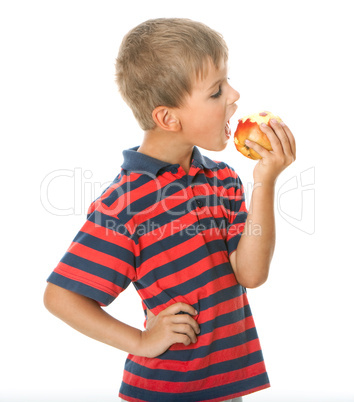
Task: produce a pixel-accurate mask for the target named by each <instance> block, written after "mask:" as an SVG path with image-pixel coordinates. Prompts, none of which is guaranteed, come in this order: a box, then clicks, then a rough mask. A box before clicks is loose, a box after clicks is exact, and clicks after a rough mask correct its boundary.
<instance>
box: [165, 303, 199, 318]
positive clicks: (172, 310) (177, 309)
mask: <svg viewBox="0 0 354 402" xmlns="http://www.w3.org/2000/svg"><path fill="white" fill-rule="evenodd" d="M181 312H182V313H187V314H190V315H191V316H194V315H197V314H198V312H197V311H196V310H195V309H194V307H192V306H190V305H189V304H186V303H182V302H179V303H175V304H172V305H171V306H169V307H167V308H166V309H165V310H163V313H164V314H178V313H181Z"/></svg>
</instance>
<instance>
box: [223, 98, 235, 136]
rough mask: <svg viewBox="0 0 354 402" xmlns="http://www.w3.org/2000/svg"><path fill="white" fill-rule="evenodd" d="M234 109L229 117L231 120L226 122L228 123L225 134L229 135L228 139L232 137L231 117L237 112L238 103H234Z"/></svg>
mask: <svg viewBox="0 0 354 402" xmlns="http://www.w3.org/2000/svg"><path fill="white" fill-rule="evenodd" d="M233 106H234V110H233V112H232V114H231V115H230V117H229V120H228V121H227V122H226V125H225V135H226V137H227V139H230V137H231V134H232V133H231V128H230V119H231V117H232V116H233V115H234V114H235V112H236V110H237V105H236V103H234V105H233Z"/></svg>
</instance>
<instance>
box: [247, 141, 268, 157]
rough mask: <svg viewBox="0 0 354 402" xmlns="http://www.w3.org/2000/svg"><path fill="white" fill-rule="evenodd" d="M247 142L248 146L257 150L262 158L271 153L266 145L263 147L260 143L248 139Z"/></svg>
mask: <svg viewBox="0 0 354 402" xmlns="http://www.w3.org/2000/svg"><path fill="white" fill-rule="evenodd" d="M245 144H246V145H247V146H248V147H250V148H252V149H253V150H255V151H256V152H257V153H258V154H259V155H260V156H261V157H262V158H264V157H265V156H267V155H268V154H269V151H268V150H267V149H265V148H264V147H262V145H259V144H257V143H256V142H254V141H251V140H246V141H245Z"/></svg>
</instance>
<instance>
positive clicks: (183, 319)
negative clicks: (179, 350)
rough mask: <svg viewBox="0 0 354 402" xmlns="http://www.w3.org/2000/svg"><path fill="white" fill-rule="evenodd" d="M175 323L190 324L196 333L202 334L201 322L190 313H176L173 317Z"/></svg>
mask: <svg viewBox="0 0 354 402" xmlns="http://www.w3.org/2000/svg"><path fill="white" fill-rule="evenodd" d="M173 323H175V324H185V325H189V326H190V327H191V328H192V330H193V331H194V333H195V334H200V328H199V324H198V323H197V321H196V320H195V319H194V318H192V317H191V316H190V315H189V314H182V315H175V316H174V317H173Z"/></svg>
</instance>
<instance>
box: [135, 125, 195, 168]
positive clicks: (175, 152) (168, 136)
mask: <svg viewBox="0 0 354 402" xmlns="http://www.w3.org/2000/svg"><path fill="white" fill-rule="evenodd" d="M138 152H141V153H143V154H146V155H149V156H151V157H153V158H156V159H159V160H161V161H164V162H169V163H171V164H173V165H174V164H178V165H181V167H182V168H183V170H184V171H185V172H186V173H188V172H189V168H190V163H191V157H192V152H193V145H192V144H187V143H184V142H182V141H181V138H180V135H179V133H176V132H169V131H163V130H158V129H154V130H150V131H146V132H145V134H144V139H143V142H142V144H141V146H140V147H139V149H138Z"/></svg>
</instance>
